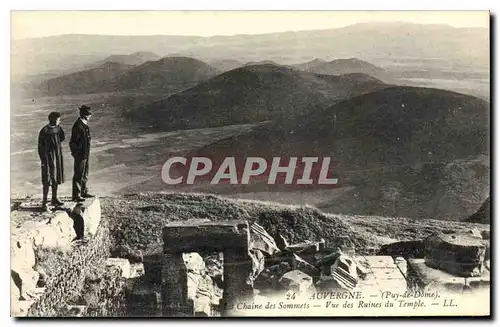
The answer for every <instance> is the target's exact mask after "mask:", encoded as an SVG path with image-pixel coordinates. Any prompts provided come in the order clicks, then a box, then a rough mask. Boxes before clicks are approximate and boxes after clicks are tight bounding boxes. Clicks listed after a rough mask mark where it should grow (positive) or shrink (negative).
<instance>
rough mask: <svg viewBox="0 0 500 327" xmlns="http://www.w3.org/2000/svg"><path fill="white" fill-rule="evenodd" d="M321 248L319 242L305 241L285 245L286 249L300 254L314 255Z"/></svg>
mask: <svg viewBox="0 0 500 327" xmlns="http://www.w3.org/2000/svg"><path fill="white" fill-rule="evenodd" d="M321 248H322V245H321V243H320V242H315V243H312V242H305V243H297V244H292V245H289V246H287V247H286V250H287V251H290V252H293V253H296V254H300V255H314V254H316V253H317V252H319V251H320V249H321Z"/></svg>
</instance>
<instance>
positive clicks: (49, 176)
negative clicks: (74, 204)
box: [38, 112, 65, 209]
mask: <svg viewBox="0 0 500 327" xmlns="http://www.w3.org/2000/svg"><path fill="white" fill-rule="evenodd" d="M48 118H49V123H48V124H47V125H45V126H44V127H43V128H42V129H41V130H40V133H39V134H38V155H39V157H40V163H41V170H42V186H43V200H42V206H43V208H44V209H47V196H48V194H49V188H52V201H51V204H52V205H55V206H61V205H63V203H62V202H61V201H59V199H58V198H57V187H58V185H59V184H62V183H64V164H63V156H62V148H61V142H63V141H64V139H65V136H64V131H63V129H62V128H61V126H59V123H60V121H61V114H60V113H58V112H51V113H50V114H49V117H48Z"/></svg>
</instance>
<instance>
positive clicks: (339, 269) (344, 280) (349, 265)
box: [331, 255, 358, 289]
mask: <svg viewBox="0 0 500 327" xmlns="http://www.w3.org/2000/svg"><path fill="white" fill-rule="evenodd" d="M331 276H332V277H333V278H334V279H335V280H336V281H337V283H338V284H339V285H341V286H342V287H343V288H345V289H353V288H355V287H356V285H357V284H358V273H357V269H356V263H355V261H354V259H353V258H351V257H349V256H347V255H341V256H340V257H338V258H337V261H335V264H334V265H333V266H332V267H331Z"/></svg>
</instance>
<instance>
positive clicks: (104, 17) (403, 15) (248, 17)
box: [11, 11, 489, 39]
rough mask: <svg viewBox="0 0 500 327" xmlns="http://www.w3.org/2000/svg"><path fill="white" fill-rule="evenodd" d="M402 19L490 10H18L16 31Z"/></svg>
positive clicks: (226, 28) (250, 30) (265, 27)
mask: <svg viewBox="0 0 500 327" xmlns="http://www.w3.org/2000/svg"><path fill="white" fill-rule="evenodd" d="M384 21H402V22H410V23H420V24H446V25H450V26H453V27H488V26H489V13H488V12H487V11H358V12H352V11H344V12H338V11H337V12H332V11H301V12H298V11H288V12H286V11H267V12H265V11H260V12H259V11H240V12H235V11H232V12H231V11H219V12H216V11H197V12H196V11H190V12H186V11H184V12H183V11H170V12H167V11H14V12H12V14H11V24H12V37H13V38H15V39H19V38H30V37H42V36H50V35H60V34H108V35H159V34H161V35H199V36H211V35H234V34H261V33H272V32H283V31H299V30H315V29H328V28H338V27H343V26H348V25H352V24H356V23H361V22H384Z"/></svg>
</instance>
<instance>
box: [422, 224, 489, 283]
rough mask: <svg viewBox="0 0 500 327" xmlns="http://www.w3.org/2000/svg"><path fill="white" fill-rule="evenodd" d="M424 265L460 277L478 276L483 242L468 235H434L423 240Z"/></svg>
mask: <svg viewBox="0 0 500 327" xmlns="http://www.w3.org/2000/svg"><path fill="white" fill-rule="evenodd" d="M425 249H426V256H425V263H426V264H427V265H428V266H429V267H432V268H436V269H441V270H444V271H446V272H449V273H450V274H454V275H456V276H461V277H473V276H480V275H481V273H482V266H483V261H484V258H485V254H486V244H485V242H484V241H483V240H482V239H480V238H478V237H475V236H470V235H468V234H465V233H463V234H442V233H439V234H435V235H432V236H429V237H428V238H427V239H426V240H425Z"/></svg>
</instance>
